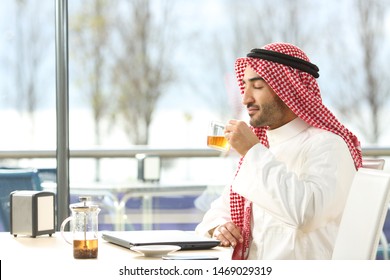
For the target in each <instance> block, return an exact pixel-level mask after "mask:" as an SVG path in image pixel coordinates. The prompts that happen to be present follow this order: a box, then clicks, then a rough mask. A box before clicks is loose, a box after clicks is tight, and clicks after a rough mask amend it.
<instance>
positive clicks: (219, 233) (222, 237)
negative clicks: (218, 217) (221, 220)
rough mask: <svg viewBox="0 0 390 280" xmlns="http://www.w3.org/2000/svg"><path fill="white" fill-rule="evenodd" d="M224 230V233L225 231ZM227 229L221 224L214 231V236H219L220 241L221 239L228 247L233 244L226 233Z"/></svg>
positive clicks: (224, 245)
mask: <svg viewBox="0 0 390 280" xmlns="http://www.w3.org/2000/svg"><path fill="white" fill-rule="evenodd" d="M223 232H224V233H223ZM226 232H227V230H226V228H225V226H224V225H221V226H219V227H217V228H216V229H215V231H214V234H213V236H214V237H215V238H217V239H218V240H219V241H221V246H223V247H228V246H231V245H232V244H231V242H230V240H229V239H228V238H227V237H226V236H225V235H224V234H226Z"/></svg>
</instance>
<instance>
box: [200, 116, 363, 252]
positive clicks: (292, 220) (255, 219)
mask: <svg viewBox="0 0 390 280" xmlns="http://www.w3.org/2000/svg"><path fill="white" fill-rule="evenodd" d="M267 137H268V141H269V146H270V148H269V149H268V148H266V147H264V146H263V145H262V144H260V143H259V144H257V145H255V146H254V147H252V149H251V150H249V151H248V153H247V154H246V155H245V158H244V160H243V163H242V165H241V168H240V171H239V172H238V174H237V176H236V177H235V178H234V179H233V181H232V184H231V185H232V188H233V190H234V191H235V192H237V193H239V194H240V195H242V196H244V197H245V198H246V199H248V200H250V201H252V241H251V244H250V251H249V257H248V259H330V258H331V255H332V251H333V247H334V242H335V238H336V234H337V231H338V226H339V223H340V219H341V215H342V213H343V209H344V206H345V202H346V199H347V195H348V192H349V188H350V185H351V183H352V180H353V177H354V175H355V173H356V169H355V165H354V161H353V159H352V157H351V154H350V152H349V149H348V147H347V145H346V143H345V142H344V140H343V139H342V138H341V137H339V136H338V135H336V134H334V133H331V132H328V131H325V130H322V129H318V128H315V127H312V126H310V125H308V124H307V123H306V122H304V121H302V120H301V119H299V118H296V119H295V120H293V121H291V122H290V123H288V124H286V125H284V126H282V127H280V128H277V129H274V130H268V131H267ZM229 189H230V184H229V185H227V186H226V187H225V189H224V191H223V193H222V195H221V196H220V197H219V198H218V199H217V200H215V201H214V202H213V203H212V204H211V208H210V210H208V212H207V213H206V214H205V216H204V218H203V220H202V222H201V223H200V224H199V225H198V226H197V228H196V231H197V232H198V233H200V234H202V235H206V236H208V235H209V233H208V231H209V230H210V229H212V228H214V227H216V226H218V225H220V224H223V223H225V222H228V221H231V217H230V204H229V193H230V190H229Z"/></svg>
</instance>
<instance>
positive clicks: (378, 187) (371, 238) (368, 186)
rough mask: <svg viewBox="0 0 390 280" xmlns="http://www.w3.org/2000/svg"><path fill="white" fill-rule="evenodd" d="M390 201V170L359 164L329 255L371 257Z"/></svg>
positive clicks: (360, 258)
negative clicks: (389, 171) (331, 251)
mask: <svg viewBox="0 0 390 280" xmlns="http://www.w3.org/2000/svg"><path fill="white" fill-rule="evenodd" d="M389 201H390V173H388V172H385V171H383V170H375V169H368V168H360V169H359V170H358V171H357V173H356V175H355V178H354V179H353V182H352V186H351V189H350V192H349V195H348V199H347V202H346V205H345V209H344V213H343V217H342V219H341V223H340V227H339V232H338V235H337V238H336V243H335V247H334V251H333V255H332V259H334V260H341V259H344V260H345V259H348V260H374V259H375V258H376V253H377V249H378V244H379V239H380V235H381V232H382V228H383V224H384V221H385V216H386V213H387V209H388V204H389Z"/></svg>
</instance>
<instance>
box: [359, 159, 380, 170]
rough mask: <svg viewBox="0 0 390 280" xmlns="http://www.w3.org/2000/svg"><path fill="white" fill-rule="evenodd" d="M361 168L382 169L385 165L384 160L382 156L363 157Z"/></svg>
mask: <svg viewBox="0 0 390 280" xmlns="http://www.w3.org/2000/svg"><path fill="white" fill-rule="evenodd" d="M362 165H363V168H370V169H378V170H383V168H384V167H385V160H384V159H382V158H364V159H363V164H362Z"/></svg>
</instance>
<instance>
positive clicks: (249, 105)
mask: <svg viewBox="0 0 390 280" xmlns="http://www.w3.org/2000/svg"><path fill="white" fill-rule="evenodd" d="M246 108H247V109H249V108H255V109H260V106H258V105H256V104H254V103H248V104H247V105H246Z"/></svg>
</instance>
